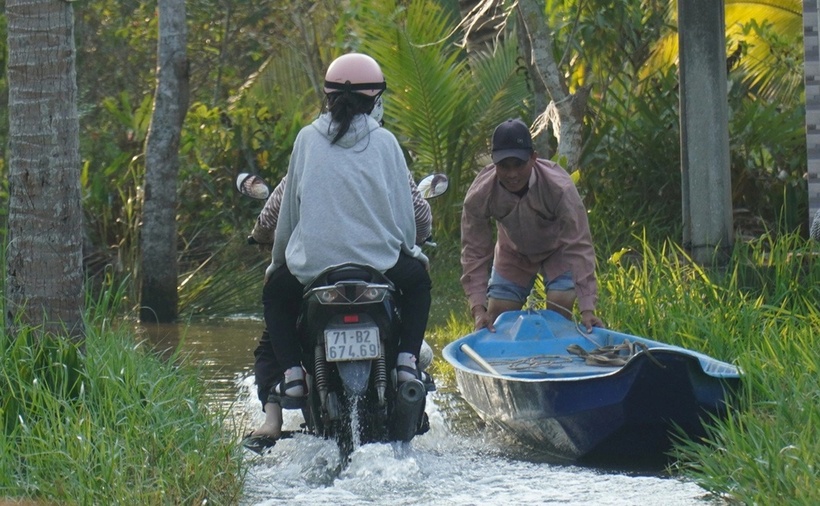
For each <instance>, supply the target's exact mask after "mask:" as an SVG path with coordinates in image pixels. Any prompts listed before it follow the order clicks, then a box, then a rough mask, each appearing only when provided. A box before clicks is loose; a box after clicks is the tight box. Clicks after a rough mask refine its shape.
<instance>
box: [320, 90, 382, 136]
mask: <svg viewBox="0 0 820 506" xmlns="http://www.w3.org/2000/svg"><path fill="white" fill-rule="evenodd" d="M375 103H376V97H371V96H368V95H363V94H361V93H353V92H352V91H350V90H344V91H340V92H334V93H328V95H327V110H328V111H329V112H330V118H331V119H332V120H333V123H335V124H336V125H338V128H339V129H338V130H337V131H336V135H335V136H333V140H332V141H330V143H331V144H336V142H338V141H339V139H341V138H342V137H344V135H345V134H346V133H347V131H348V130H350V124H351V123H352V122H353V118H354V117H356V115H357V114H370V111H372V110H373V106H374V105H375ZM333 123H331V127H332V126H333ZM329 133H330V130H328V134H329Z"/></svg>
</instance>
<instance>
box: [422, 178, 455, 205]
mask: <svg viewBox="0 0 820 506" xmlns="http://www.w3.org/2000/svg"><path fill="white" fill-rule="evenodd" d="M417 186H418V188H419V192H421V196H422V197H424V198H426V199H432V198H436V197H439V196H441V195H443V194H444V192H446V191H447V188H449V186H450V180H449V179H448V178H447V175H446V174H430V175H429V176H427V177H425V178H424V179H422V180H421V181H419V184H418V185H417Z"/></svg>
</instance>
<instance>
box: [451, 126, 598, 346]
mask: <svg viewBox="0 0 820 506" xmlns="http://www.w3.org/2000/svg"><path fill="white" fill-rule="evenodd" d="M492 160H493V163H491V164H490V165H488V166H486V167H484V169H482V170H481V172H479V173H478V175H477V176H476V178H475V180H474V181H473V183H472V185H471V186H470V188H469V190H467V195H466V196H465V198H464V207H463V209H462V214H461V248H462V249H461V265H462V276H461V284H462V287H463V288H464V292H465V294H466V295H467V299H468V301H469V304H470V311H471V312H472V315H473V318H474V321H475V329H476V330H478V329H482V328H485V327H486V328H487V329H488V330H490V331H495V328H494V327H493V322H494V321H495V319H496V318H497V317H498V315H499V314H501V313H503V312H505V311H515V310H520V309H521V308H522V307H523V305H524V303H525V302H526V300H527V297H528V296H529V294H530V291H531V290H532V288H533V285H534V283H535V278H536V276H537V275H538V274H539V273H540V274H542V275H543V279H544V285H545V288H546V292H547V294H546V295H547V307H548V308H549V309H553V310H555V311H557V312H559V313H561V314H562V315H564V316H565V317H566V318H571V316H572V310H573V307H574V305H575V302H576V300H577V302H578V309H579V310H580V312H581V324H582V325H583V326H584V327H585V328H586V329H587V331H591V330H592V327H603V326H604V323H603V322H602V321H601V319H600V318H598V317H597V316H596V315H595V303H596V300H597V296H598V285H597V281H596V279H595V250H594V249H593V246H592V238H591V234H590V231H589V223H588V221H587V213H586V209H585V208H584V204H583V202H582V201H581V197H580V195H579V194H578V190H577V189H576V188H575V184H574V183H573V182H572V179H571V178H570V176H569V174H567V172H566V171H565V170H564V169H563V168H562V167H561V166H560V165H558V164H557V163H554V162H552V161H550V160H546V159H543V158H538V154H537V153H536V152H535V150H534V149H533V146H532V137H531V135H530V131H529V128H528V127H527V125H526V124H524V122H522V121H521V120H518V119H515V120H507V121H505V122H503V123H501V124H500V125H498V126H497V127H496V129H495V131H494V132H493V137H492ZM493 222H495V224H496V227H497V237H498V238H497V241H496V242H494V241H493Z"/></svg>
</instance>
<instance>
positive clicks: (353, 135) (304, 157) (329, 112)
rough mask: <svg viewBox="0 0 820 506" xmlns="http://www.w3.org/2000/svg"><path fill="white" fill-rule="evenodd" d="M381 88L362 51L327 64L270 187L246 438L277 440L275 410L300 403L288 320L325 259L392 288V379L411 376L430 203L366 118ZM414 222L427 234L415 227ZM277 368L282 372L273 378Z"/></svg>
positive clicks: (424, 289)
mask: <svg viewBox="0 0 820 506" xmlns="http://www.w3.org/2000/svg"><path fill="white" fill-rule="evenodd" d="M385 88H386V83H385V80H384V76H383V74H382V72H381V69H380V68H379V65H378V64H377V63H376V62H375V60H373V59H372V58H370V57H369V56H367V55H363V54H358V53H350V54H347V55H344V56H341V57H339V58H337V59H336V60H334V62H333V63H331V65H330V67H329V68H328V70H327V73H326V76H325V94H326V102H325V111H324V112H323V113H322V114H321V115H320V116H319V118H318V119H316V120H315V121H314V122H313V123H312V124H311V125H309V126H307V127H305V128H303V129H302V130H301V131H300V133H299V135H298V136H297V138H296V142H295V143H294V148H293V153H292V154H291V160H290V164H289V167H288V174H287V176H286V179H287V181H288V182H287V184H280V185H279V186H278V187H277V188H276V189H275V190H274V194H276V193H277V192H279V193H280V194H281V206H280V207H279V210H278V217H277V218H278V219H277V220H276V232H275V240H274V246H273V251H272V261H271V265H270V266H269V267H268V269H267V270H266V276H265V278H266V280H265V286H264V289H263V297H262V298H263V305H264V312H265V324H266V328H267V336H265V335H263V339H262V340H260V343H259V346H258V347H257V349H256V350H255V352H254V356H255V358H256V362H255V366H254V370H255V373H256V374H257V378H256V382H257V388H258V394H259V398H260V401H261V402H262V403H263V405H264V407H263V410H264V411H265V422H264V423H263V424H262V426H261V427H259V428H258V429H257V430H256V431H254V432H253V434H252V436H254V437H256V436H262V437H264V436H267V437H269V438H271V439H276V438H278V437H279V436H280V435H281V427H282V413H281V409H282V407H284V408H286V409H287V408H293V409H298V408H301V407H303V406H304V404H305V398H306V395H307V385H306V383H305V372H304V369H303V368H302V366H301V363H300V356H301V354H300V344H299V341H298V336H297V333H296V319H297V316H298V313H299V305H300V303H301V298H302V297H301V296H302V292H303V290H304V285H305V284H307V283H308V282H310V281H311V280H312V279H313V278H314V277H315V276H316V275H318V274H319V273H320V272H321V271H323V270H324V269H326V268H327V267H330V266H332V265H338V264H341V263H345V262H355V263H361V264H367V265H370V266H372V267H375V268H376V269H377V270H379V271H381V272H384V273H385V275H386V276H387V277H388V278H389V279H390V280H391V281H392V282H393V284H394V285H395V286H396V287H397V289H398V290H399V293H398V295H397V299H398V300H397V303H398V304H399V307H401V310H402V316H403V318H402V322H401V328H400V342H399V355H398V357H397V367H396V370H397V378H398V380H399V381H400V382H401V381H407V380H408V379H411V378H418V377H419V372H418V369H417V364H416V361H417V358H416V357H418V355H419V350H420V348H421V344H422V339H423V336H424V331H425V329H426V326H427V319H428V316H429V309H430V288H431V282H430V277H429V274H428V273H427V269H426V264H427V258H426V257H425V256H424V255H423V254H422V253H421V250H420V248H419V247H418V246H417V245H416V243H417V242H421V240H419V238H418V237H417V236H418V235H419V234H418V233H421V235H423V236H425V237H424V238H426V236H429V224H430V217H429V216H430V215H429V212H430V208H429V205H428V204H427V202H426V201H424V200H423V199H422V198H421V196H420V194H418V190H417V189H416V188H415V183H414V182H413V180H412V175H411V174H410V172H409V170H408V169H407V165H406V163H405V160H404V156H403V153H402V151H401V148H400V147H399V145H398V142H397V141H396V139H395V137H394V136H393V134H391V133H390V132H389V131H387V130H385V129H382V128H379V126H380V124H379V123H378V121H376V120H375V119H374V118H372V117H370V116H369V113H370V112H371V111H372V110H373V108H374V105H375V103H376V101H377V100H378V99H379V98H380V96H381V93H382V92H383V91H384V89H385ZM408 181H409V184H408ZM411 189H412V190H415V194H414V193H412V192H411ZM419 200H420V201H421V205H419V203H418V202H417V201H419ZM414 203H415V208H414ZM268 204H270V205H271V206H274V205H275V201H272V200H271V199H269V201H268V203H266V207H268ZM263 212H264V210H263ZM272 212H273V211H272ZM274 214H276V213H275V212H274ZM419 218H421V219H419ZM260 219H262V217H261V215H260ZM419 221H420V222H422V223H426V230H425V227H418V229H417V225H416V224H417V223H418V222H419ZM256 228H257V227H255V231H256ZM417 232H418V233H417ZM260 239H261V237H260ZM260 242H261V241H260ZM266 337H267V339H265V338H266ZM278 365H281V367H277V366H278ZM277 369H279V371H281V369H284V379H283V380H282V381H280V382H278V383H276V380H277V379H278V377H281V373H279V371H277Z"/></svg>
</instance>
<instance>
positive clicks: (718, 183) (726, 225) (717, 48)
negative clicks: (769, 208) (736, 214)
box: [678, 0, 734, 265]
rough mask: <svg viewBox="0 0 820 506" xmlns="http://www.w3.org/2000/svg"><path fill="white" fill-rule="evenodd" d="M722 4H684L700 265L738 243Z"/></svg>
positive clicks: (687, 243) (686, 176)
mask: <svg viewBox="0 0 820 506" xmlns="http://www.w3.org/2000/svg"><path fill="white" fill-rule="evenodd" d="M724 18H725V12H724V2H723V0H679V1H678V38H679V59H680V127H681V129H680V130H681V163H682V166H681V170H682V181H681V184H682V189H681V190H682V196H683V244H684V247H685V248H686V249H687V250H689V252H690V254H691V255H692V259H693V260H694V261H695V262H697V263H698V264H701V265H711V264H713V263H717V264H722V263H725V260H726V259H727V258H728V253H729V252H730V251H731V247H732V244H733V242H734V232H733V230H732V193H731V191H732V189H731V174H730V171H729V112H728V111H729V104H728V99H727V86H726V78H727V77H726V42H725V33H726V28H725V23H724Z"/></svg>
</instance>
